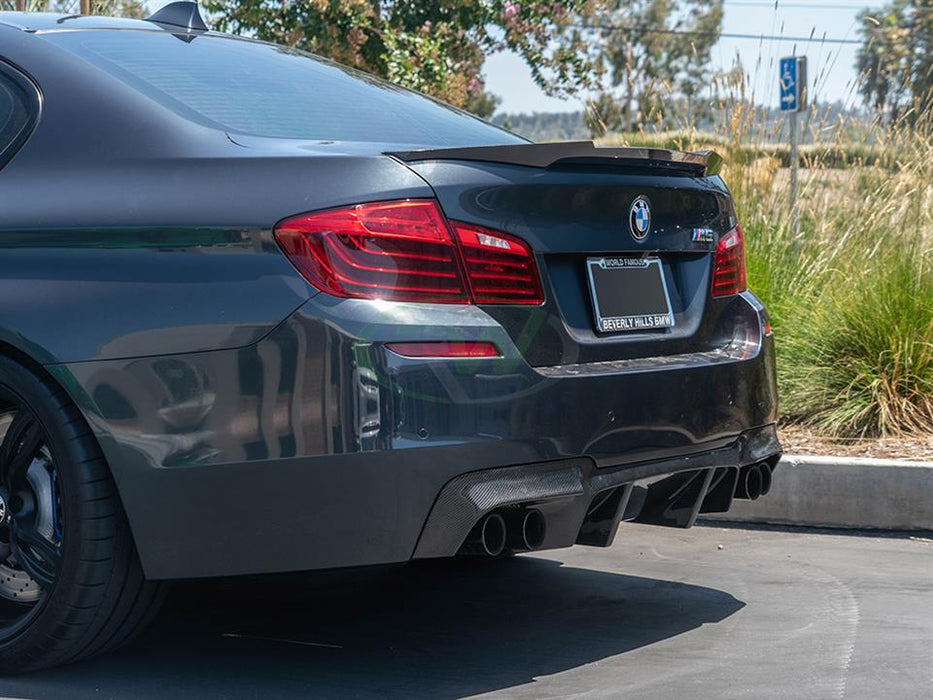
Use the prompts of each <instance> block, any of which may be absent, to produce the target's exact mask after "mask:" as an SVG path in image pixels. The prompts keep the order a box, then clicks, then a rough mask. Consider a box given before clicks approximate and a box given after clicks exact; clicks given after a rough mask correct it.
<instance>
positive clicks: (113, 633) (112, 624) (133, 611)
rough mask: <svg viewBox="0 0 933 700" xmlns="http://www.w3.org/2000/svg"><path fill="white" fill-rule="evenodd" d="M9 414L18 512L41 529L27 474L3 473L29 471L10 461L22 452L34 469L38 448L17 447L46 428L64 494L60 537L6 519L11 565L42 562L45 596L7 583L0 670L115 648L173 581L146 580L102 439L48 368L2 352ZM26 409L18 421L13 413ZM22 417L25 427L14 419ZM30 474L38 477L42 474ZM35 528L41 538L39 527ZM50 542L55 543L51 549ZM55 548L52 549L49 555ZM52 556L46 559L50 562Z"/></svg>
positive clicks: (58, 498)
mask: <svg viewBox="0 0 933 700" xmlns="http://www.w3.org/2000/svg"><path fill="white" fill-rule="evenodd" d="M3 412H5V413H3ZM30 414H31V415H30ZM0 415H4V416H7V417H6V418H4V420H6V421H8V422H7V432H6V433H5V434H4V439H3V441H2V442H0V496H2V495H3V494H7V496H6V497H7V498H8V499H9V500H10V501H11V505H10V506H9V511H10V513H14V512H19V513H20V516H19V517H20V518H21V519H22V521H23V522H26V516H25V515H22V514H23V513H26V512H33V516H32V522H33V526H34V527H35V528H36V530H35V532H38V531H39V528H38V526H36V525H35V523H36V522H38V521H39V518H38V516H36V515H35V513H37V512H39V511H40V510H41V508H40V507H39V506H36V507H34V508H32V510H31V511H30V509H29V507H28V506H24V505H23V504H24V503H29V498H30V496H29V493H28V491H24V490H22V489H21V490H20V491H19V492H17V491H16V486H15V485H16V484H17V483H20V484H21V483H23V480H22V479H19V480H18V481H17V479H18V477H17V476H10V481H9V483H10V484H13V485H11V486H4V484H5V483H6V482H5V481H4V479H5V478H6V477H5V476H4V474H7V475H16V474H20V473H21V472H23V470H22V467H20V466H14V467H11V466H10V465H21V464H22V463H23V462H21V461H19V460H20V458H21V457H22V459H30V460H32V461H31V462H30V464H31V465H32V466H30V467H29V468H28V470H26V471H28V472H32V471H33V469H34V468H35V459H36V458H35V457H30V456H26V455H25V454H24V455H20V454H19V453H18V452H15V451H14V452H11V450H17V449H18V450H19V451H20V452H22V451H23V450H28V449H29V448H30V447H32V445H34V444H35V439H36V438H35V435H36V433H37V432H39V431H41V436H42V439H43V440H44V447H39V448H37V449H36V452H37V453H38V454H39V457H40V459H42V460H44V461H43V462H42V465H44V468H45V469H46V471H47V472H48V473H49V474H51V475H52V476H51V479H52V480H53V481H52V482H51V483H54V484H55V486H54V488H51V489H50V491H49V492H50V493H52V494H54V503H55V506H54V513H55V516H54V519H55V523H56V524H55V535H54V536H53V538H52V539H53V540H57V541H52V542H48V543H47V542H41V543H39V546H37V548H35V549H32V548H31V547H30V544H29V542H30V540H26V539H25V538H26V537H27V534H24V533H27V530H28V527H27V526H26V525H17V522H16V521H17V518H16V517H12V516H10V517H7V519H6V520H4V521H2V522H3V523H5V524H6V533H7V534H6V537H7V546H6V550H7V551H12V552H13V554H12V558H11V559H5V560H4V561H3V562H0V563H2V564H3V565H4V566H6V567H12V569H15V568H16V567H19V568H20V569H22V570H23V571H24V572H25V573H27V574H29V571H32V572H35V571H41V572H42V574H43V575H42V576H40V575H39V574H35V575H34V576H31V579H32V585H33V589H32V591H33V592H32V595H33V596H38V599H37V600H35V601H34V602H30V603H29V604H28V605H26V604H23V603H22V602H13V601H12V600H11V599H10V595H13V594H15V592H14V593H11V591H13V589H11V588H8V589H6V594H7V597H0V674H14V673H22V672H26V671H33V670H36V669H40V668H45V667H49V666H56V665H60V664H67V663H71V662H74V661H78V660H80V659H85V658H87V657H90V656H93V655H96V654H100V653H103V652H106V651H110V650H111V649H113V648H115V647H117V646H119V645H121V644H123V643H124V642H126V641H127V640H129V639H130V638H131V637H132V636H133V634H134V633H135V632H137V631H139V630H140V629H141V628H142V626H144V625H145V623H147V622H148V621H149V620H150V619H151V618H152V617H153V616H154V614H155V612H156V611H157V609H158V607H159V604H160V603H161V601H162V599H163V598H164V586H162V585H158V584H154V583H150V582H147V581H146V580H145V577H144V576H143V573H142V567H141V565H140V563H139V557H138V555H137V553H136V548H135V546H134V544H133V540H132V536H131V534H130V529H129V524H128V522H127V520H126V515H125V513H124V511H123V507H122V505H121V503H120V498H119V496H118V494H117V490H116V486H115V484H114V482H113V478H112V477H111V474H110V470H109V468H108V467H107V464H106V462H105V461H104V457H103V454H102V453H101V450H100V447H99V446H98V444H97V440H96V439H95V438H94V436H93V434H92V433H91V430H90V428H89V427H88V424H87V423H86V422H85V420H84V418H83V416H82V415H81V414H80V413H79V411H78V409H77V408H76V407H75V405H74V404H73V403H72V402H71V400H70V399H69V397H68V396H67V395H66V394H65V392H64V391H63V390H62V389H61V387H59V386H58V385H57V384H56V383H55V382H54V381H53V380H52V379H51V378H50V377H48V376H47V375H46V374H45V373H44V372H43V371H42V370H41V369H40V368H38V367H34V366H31V365H29V364H28V363H27V362H25V361H22V362H17V361H14V360H13V359H10V358H8V357H3V356H0ZM9 416H13V417H9ZM17 419H19V423H14V422H13V421H16V420H17ZM30 420H33V421H34V422H33V423H29V421H30ZM13 425H16V426H17V431H18V432H17V431H14V430H13V429H12V428H11V427H10V426H13ZM23 425H28V428H22V426H23ZM27 430H28V431H29V432H28V435H29V437H28V439H27V438H23V439H22V440H19V439H18V435H20V434H21V433H22V434H24V435H25V434H27V432H26V431H27ZM11 433H12V435H11ZM17 444H18V445H20V447H19V448H17V447H16V445H17ZM27 445H28V446H29V447H27ZM11 446H12V447H11ZM10 454H13V457H10ZM7 467H9V468H7ZM4 469H7V471H6V472H4ZM17 470H19V471H17ZM27 476H33V480H35V475H34V474H27ZM44 478H45V477H43V479H44ZM44 483H46V482H44V481H43V484H44ZM16 493H24V494H26V495H24V496H17V495H15V494H16ZM33 497H34V501H35V502H36V503H38V502H39V501H40V500H41V498H40V496H39V495H36V494H33ZM48 502H50V501H49V500H46V501H43V503H42V505H43V506H45V504H47V503H48ZM45 510H48V508H47V506H46V507H45ZM46 520H47V518H46ZM17 528H18V529H17ZM47 530H48V528H47V527H46V528H45V529H44V530H43V532H45V531H47ZM0 532H3V531H2V530H0ZM28 534H29V535H31V536H32V537H33V540H31V541H35V534H34V532H29V533H28ZM10 542H13V544H12V545H10V544H9V543H10ZM23 542H24V543H25V544H21V545H20V546H19V552H20V555H19V558H20V559H22V561H23V563H20V562H19V560H18V558H17V554H16V551H17V550H16V546H17V543H23ZM47 545H51V547H52V549H51V550H47V549H46V547H47ZM47 551H48V552H49V554H48V555H46V556H43V553H44V552H47ZM56 555H57V557H58V558H57V559H56V558H55V556H56ZM26 562H33V563H35V562H38V564H39V565H40V566H39V568H36V567H35V566H33V568H31V569H30V567H29V566H28V565H27V563H26ZM45 563H48V566H47V567H43V566H42V565H44V564H45ZM12 569H11V568H7V569H5V570H6V571H10V570H12ZM27 570H28V571H27ZM52 572H54V576H53V575H51V574H52ZM45 574H49V575H48V576H47V577H45V580H46V583H45V584H44V585H40V586H39V587H40V588H41V591H40V592H39V593H36V592H35V588H34V586H35V584H37V583H38V582H39V581H40V580H42V579H43V578H44V576H45Z"/></svg>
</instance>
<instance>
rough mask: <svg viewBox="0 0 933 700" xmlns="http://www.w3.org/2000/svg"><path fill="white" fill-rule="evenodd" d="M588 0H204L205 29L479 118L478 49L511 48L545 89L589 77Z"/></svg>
mask: <svg viewBox="0 0 933 700" xmlns="http://www.w3.org/2000/svg"><path fill="white" fill-rule="evenodd" d="M588 2H589V0H566V2H563V3H552V2H544V1H541V0H528V1H527V2H517V1H516V0H441V1H440V2H437V1H431V0H293V1H285V2H278V3H270V2H267V0H244V1H234V0H207V2H206V3H205V5H206V7H207V9H208V11H209V12H210V13H212V18H211V21H212V23H213V25H214V27H215V28H217V29H220V30H223V31H231V32H235V33H241V34H248V35H250V36H254V37H256V38H259V39H265V40H268V41H274V42H277V43H281V44H285V45H287V46H293V47H296V48H300V49H304V50H307V51H311V52H313V53H316V54H319V55H322V56H326V57H328V58H332V59H334V60H336V61H338V62H340V63H343V64H346V65H350V66H354V67H356V68H360V69H362V70H365V71H367V72H369V73H372V74H374V75H377V76H380V77H383V78H386V79H388V80H391V81H393V82H395V83H398V84H400V85H404V86H406V87H410V88H414V89H416V90H420V91H422V92H425V93H427V94H429V95H432V96H435V97H438V98H440V99H443V100H445V101H447V102H450V103H451V104H454V105H456V106H459V107H463V108H465V109H471V110H473V111H475V112H476V113H478V114H481V115H484V116H488V115H489V114H490V113H491V112H492V110H494V109H495V106H496V101H495V98H493V97H492V96H490V95H488V93H486V91H485V86H484V83H483V77H482V67H483V62H484V60H485V57H486V56H487V55H489V54H490V53H493V52H495V51H501V50H511V51H514V52H515V53H517V54H518V55H519V56H521V57H522V58H523V59H524V61H525V63H526V64H527V65H528V67H529V68H530V70H531V75H532V77H533V79H534V80H535V82H536V83H537V84H538V85H539V86H540V87H541V88H542V89H544V90H545V92H547V93H548V94H551V95H568V94H572V93H574V92H576V91H577V90H580V89H583V88H587V87H589V86H590V84H591V77H592V69H593V66H592V65H591V63H590V62H589V61H588V58H587V51H586V46H585V45H584V44H583V40H582V37H581V32H580V30H579V28H578V27H577V25H576V24H575V18H576V17H577V16H578V13H579V12H583V11H587V3H588Z"/></svg>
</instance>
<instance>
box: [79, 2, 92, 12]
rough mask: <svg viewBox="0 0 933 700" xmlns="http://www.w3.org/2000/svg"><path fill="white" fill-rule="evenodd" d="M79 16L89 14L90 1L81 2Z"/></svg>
mask: <svg viewBox="0 0 933 700" xmlns="http://www.w3.org/2000/svg"><path fill="white" fill-rule="evenodd" d="M81 14H82V15H89V14H91V0H81Z"/></svg>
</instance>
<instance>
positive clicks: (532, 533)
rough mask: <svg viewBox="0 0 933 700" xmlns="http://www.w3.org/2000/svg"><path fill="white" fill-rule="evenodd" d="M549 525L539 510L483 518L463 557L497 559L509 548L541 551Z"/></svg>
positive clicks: (512, 510)
mask: <svg viewBox="0 0 933 700" xmlns="http://www.w3.org/2000/svg"><path fill="white" fill-rule="evenodd" d="M546 535H547V521H546V520H545V518H544V515H543V514H542V513H541V511H540V510H538V509H537V508H521V509H511V508H507V509H504V510H502V511H497V512H492V513H489V514H488V515H486V516H484V517H483V518H482V519H480V521H479V522H478V523H477V524H476V526H475V527H474V528H473V530H472V531H471V532H470V536H469V537H468V538H467V541H466V542H465V543H464V545H463V547H462V548H461V549H460V553H461V554H479V555H485V556H487V557H498V556H499V555H501V554H502V553H503V552H504V551H505V549H506V547H508V548H509V549H511V550H514V551H534V550H536V549H540V548H541V546H542V545H543V544H544V538H545V536H546Z"/></svg>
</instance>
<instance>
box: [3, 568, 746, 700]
mask: <svg viewBox="0 0 933 700" xmlns="http://www.w3.org/2000/svg"><path fill="white" fill-rule="evenodd" d="M743 606H744V604H743V603H742V602H740V601H738V600H736V599H735V598H734V597H732V596H731V595H729V594H727V593H724V592H722V591H717V590H713V589H710V588H703V587H700V586H693V585H688V584H683V583H675V582H671V581H661V580H654V579H648V578H639V577H635V576H626V575H622V574H616V573H609V572H604V571H593V570H587V569H577V568H571V567H566V566H561V564H560V563H559V562H555V561H550V560H544V559H536V558H533V557H516V558H515V559H512V560H507V561H498V562H485V561H476V560H454V561H449V562H429V563H419V564H417V565H411V566H405V567H392V568H382V569H369V570H353V571H342V572H326V573H317V574H308V575H303V576H288V577H275V578H257V579H251V580H247V581H224V582H217V581H212V582H200V583H186V584H179V585H177V586H176V587H175V588H174V590H173V593H172V595H171V597H170V599H169V601H168V603H167V605H166V607H165V608H164V609H163V612H162V613H161V615H160V616H159V618H158V620H157V621H156V623H155V624H154V625H153V626H152V627H151V628H150V629H149V630H148V632H146V633H145V634H144V635H143V636H142V637H141V638H139V639H138V640H137V641H136V642H135V643H134V644H133V645H132V646H130V647H128V648H126V649H125V650H124V651H122V652H119V653H117V654H111V655H110V656H106V657H102V658H100V659H97V660H94V661H91V662H87V663H84V664H80V665H75V666H70V667H66V668H62V669H56V670H52V671H47V672H44V673H39V674H33V675H31V676H21V677H18V678H13V679H8V680H6V681H3V682H0V695H9V696H13V697H18V698H79V697H86V696H94V697H98V698H99V697H118V698H119V697H130V698H141V699H148V698H159V699H160V700H161V699H164V698H170V699H171V700H181V699H184V698H199V699H200V698H220V697H224V698H250V697H256V698H263V699H264V700H270V699H272V698H310V697H314V698H319V697H356V698H369V697H380V698H384V697H406V698H410V697H431V698H453V697H462V696H465V695H473V694H477V693H482V692H489V691H493V690H501V689H505V688H511V687H514V686H517V685H521V684H524V683H528V682H530V681H531V680H533V679H534V678H535V677H536V676H544V675H549V674H553V673H559V672H561V671H565V670H568V669H572V668H575V667H578V666H581V665H583V664H588V663H592V662H594V661H599V660H601V659H605V658H607V657H611V656H616V655H619V654H623V653H625V652H627V651H630V650H632V649H636V648H638V647H642V646H645V645H647V644H652V643H655V642H659V641H662V640H664V639H668V638H671V637H674V636H676V635H679V634H683V633H684V632H687V631H689V630H692V629H695V628H696V627H699V626H700V625H703V624H706V623H715V622H719V621H721V620H723V619H725V618H726V617H728V616H730V615H732V614H734V613H735V612H736V611H738V610H740V609H741V608H742V607H743Z"/></svg>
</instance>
